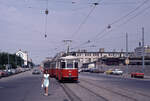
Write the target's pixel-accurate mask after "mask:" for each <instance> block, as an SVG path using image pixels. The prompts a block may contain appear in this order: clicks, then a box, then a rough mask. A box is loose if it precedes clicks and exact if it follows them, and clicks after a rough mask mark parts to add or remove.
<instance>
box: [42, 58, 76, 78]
mask: <svg viewBox="0 0 150 101" xmlns="http://www.w3.org/2000/svg"><path fill="white" fill-rule="evenodd" d="M44 69H47V70H48V73H49V74H50V77H55V78H56V79H58V80H59V81H65V80H69V81H77V80H78V59H77V57H75V56H64V57H60V58H57V59H53V60H51V61H47V62H45V63H44Z"/></svg>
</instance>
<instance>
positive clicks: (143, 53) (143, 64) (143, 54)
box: [142, 27, 145, 73]
mask: <svg viewBox="0 0 150 101" xmlns="http://www.w3.org/2000/svg"><path fill="white" fill-rule="evenodd" d="M144 56H145V49H144V27H142V69H143V73H144V68H145V67H144V66H145V63H144Z"/></svg>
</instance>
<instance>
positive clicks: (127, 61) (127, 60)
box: [126, 33, 129, 74]
mask: <svg viewBox="0 0 150 101" xmlns="http://www.w3.org/2000/svg"><path fill="white" fill-rule="evenodd" d="M128 64H129V56H128V33H126V69H127V70H126V72H127V74H128Z"/></svg>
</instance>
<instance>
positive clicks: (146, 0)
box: [76, 0, 149, 48]
mask: <svg viewBox="0 0 150 101" xmlns="http://www.w3.org/2000/svg"><path fill="white" fill-rule="evenodd" d="M147 2H149V0H145V1H144V2H142V3H141V4H140V5H139V6H137V7H136V8H135V9H133V10H132V11H130V12H129V13H127V14H126V15H124V16H122V17H121V18H119V19H117V20H115V21H114V22H112V23H111V24H109V25H108V26H107V27H105V28H103V29H102V31H101V32H99V33H98V34H96V36H95V37H93V38H92V40H90V42H94V41H96V39H97V38H102V37H104V36H105V35H106V33H105V32H106V31H107V29H110V28H111V26H112V25H113V24H116V23H118V22H120V21H122V20H123V19H125V18H126V17H128V16H129V15H131V14H132V13H134V12H135V11H137V10H138V9H140V8H141V7H142V6H143V5H144V4H145V3H147ZM111 31H112V29H111V30H110V31H109V32H107V33H110V32H111ZM103 33H105V34H104V35H102V34H103ZM99 35H102V36H101V37H99ZM81 45H82V44H81ZM76 48H77V47H76Z"/></svg>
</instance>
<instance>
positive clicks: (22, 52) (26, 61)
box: [16, 50, 28, 66]
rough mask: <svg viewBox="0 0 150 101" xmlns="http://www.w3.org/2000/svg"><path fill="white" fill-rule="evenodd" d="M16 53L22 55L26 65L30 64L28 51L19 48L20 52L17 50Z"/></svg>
mask: <svg viewBox="0 0 150 101" xmlns="http://www.w3.org/2000/svg"><path fill="white" fill-rule="evenodd" d="M16 55H17V56H20V57H21V58H22V59H23V60H24V65H25V66H27V65H28V53H27V52H26V51H21V50H19V51H18V52H16Z"/></svg>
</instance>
